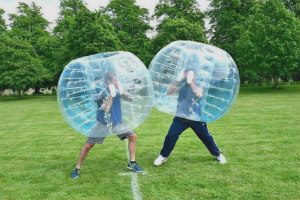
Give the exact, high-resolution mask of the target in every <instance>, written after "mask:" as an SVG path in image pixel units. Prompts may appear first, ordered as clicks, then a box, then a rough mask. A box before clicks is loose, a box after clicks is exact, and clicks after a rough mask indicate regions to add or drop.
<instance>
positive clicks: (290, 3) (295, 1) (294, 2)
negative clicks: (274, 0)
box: [283, 0, 300, 18]
mask: <svg viewBox="0 0 300 200" xmlns="http://www.w3.org/2000/svg"><path fill="white" fill-rule="evenodd" d="M283 2H284V4H285V5H286V7H287V8H288V9H290V10H291V11H292V12H294V13H295V15H296V16H297V17H299V18H300V0H283Z"/></svg>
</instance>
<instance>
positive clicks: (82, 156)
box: [76, 143, 95, 169]
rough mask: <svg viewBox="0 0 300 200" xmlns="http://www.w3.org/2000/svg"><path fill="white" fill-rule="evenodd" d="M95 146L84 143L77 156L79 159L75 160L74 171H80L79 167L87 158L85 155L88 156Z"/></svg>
mask: <svg viewBox="0 0 300 200" xmlns="http://www.w3.org/2000/svg"><path fill="white" fill-rule="evenodd" d="M94 145H95V144H89V143H86V144H85V145H84V146H83V147H82V149H81V151H80V154H79V157H78V160H77V164H76V169H80V168H81V165H82V163H83V161H84V159H85V158H86V157H87V155H88V154H89V152H90V150H91V149H92V148H93V147H94Z"/></svg>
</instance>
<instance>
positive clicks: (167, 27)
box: [153, 18, 206, 52]
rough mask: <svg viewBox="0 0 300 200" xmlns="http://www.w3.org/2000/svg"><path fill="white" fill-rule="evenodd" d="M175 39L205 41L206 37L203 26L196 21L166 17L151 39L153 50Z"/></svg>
mask: <svg viewBox="0 0 300 200" xmlns="http://www.w3.org/2000/svg"><path fill="white" fill-rule="evenodd" d="M176 40H193V41H199V42H206V37H205V34H204V30H203V27H202V26H201V24H200V23H198V22H190V21H188V20H186V19H184V18H179V19H168V20H166V21H165V22H164V23H163V24H162V25H161V26H160V28H159V29H158V34H157V35H156V37H155V38H154V39H153V43H154V44H155V46H156V49H155V52H158V51H159V50H160V49H161V48H162V47H164V46H165V45H167V44H169V43H171V42H173V41H176Z"/></svg>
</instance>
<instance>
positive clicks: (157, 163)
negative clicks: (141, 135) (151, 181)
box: [153, 155, 168, 166]
mask: <svg viewBox="0 0 300 200" xmlns="http://www.w3.org/2000/svg"><path fill="white" fill-rule="evenodd" d="M167 160H168V158H165V157H163V156H162V155H159V156H158V157H157V158H156V159H155V160H154V163H153V164H154V165H155V166H160V165H161V164H163V163H164V162H166V161H167Z"/></svg>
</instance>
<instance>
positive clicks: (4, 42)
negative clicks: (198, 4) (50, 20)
mask: <svg viewBox="0 0 300 200" xmlns="http://www.w3.org/2000/svg"><path fill="white" fill-rule="evenodd" d="M43 73H45V69H44V68H43V67H42V65H41V63H40V60H39V59H38V56H37V54H36V53H35V51H34V49H33V47H32V46H31V44H30V43H28V42H25V41H24V40H20V39H18V38H17V37H14V38H10V37H8V36H7V35H2V36H1V37H0V90H5V89H11V90H13V91H14V92H17V94H18V95H19V97H20V95H21V92H22V91H24V90H27V89H29V88H31V87H33V86H35V84H36V83H37V82H39V81H41V77H42V74H43Z"/></svg>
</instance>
